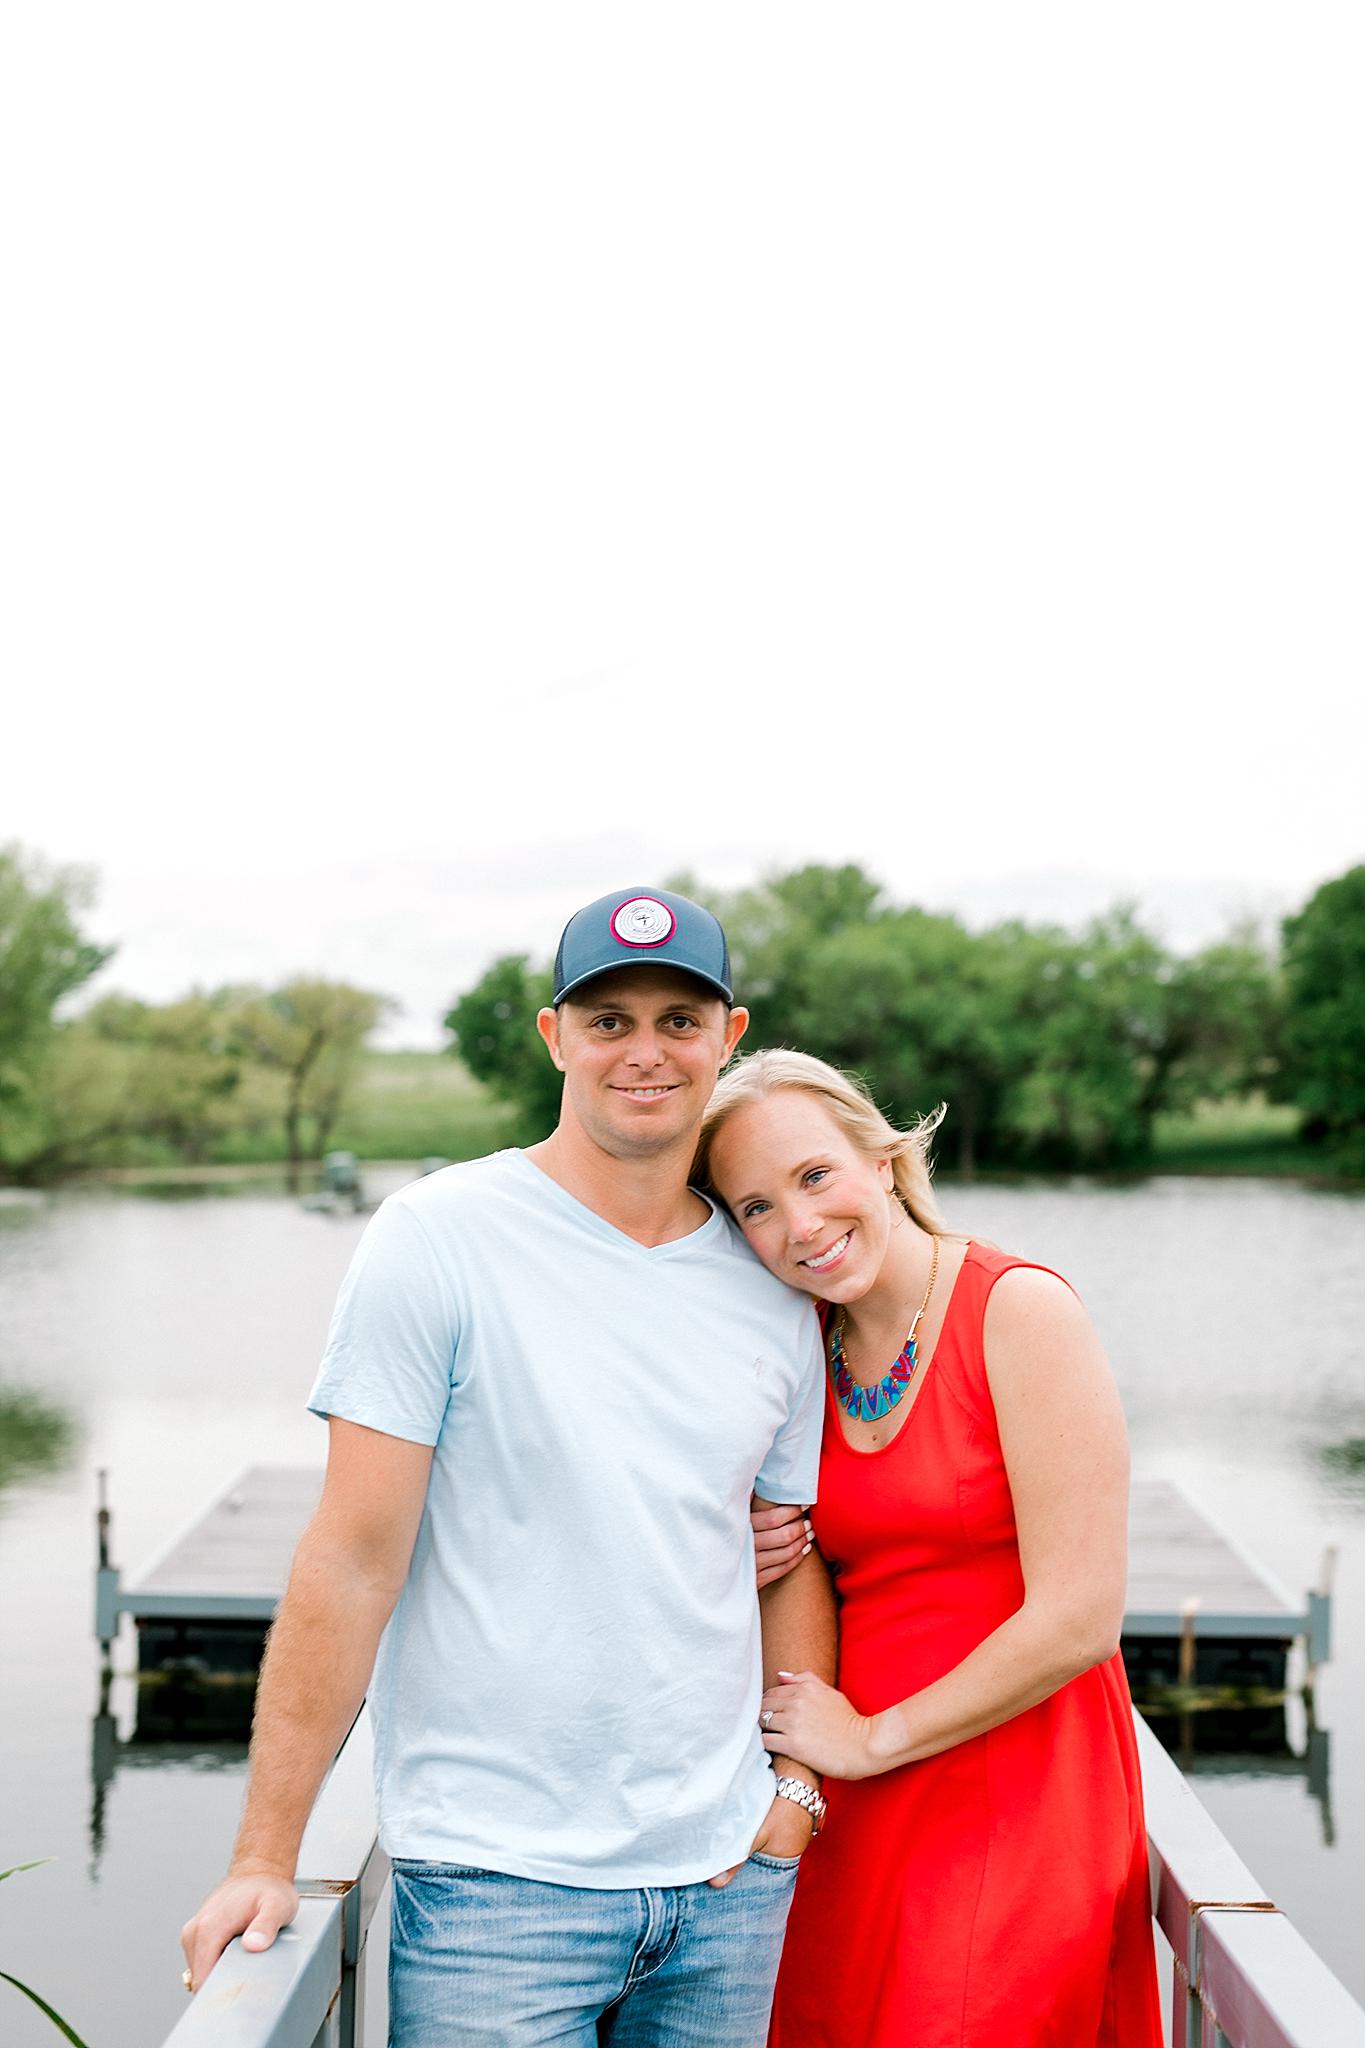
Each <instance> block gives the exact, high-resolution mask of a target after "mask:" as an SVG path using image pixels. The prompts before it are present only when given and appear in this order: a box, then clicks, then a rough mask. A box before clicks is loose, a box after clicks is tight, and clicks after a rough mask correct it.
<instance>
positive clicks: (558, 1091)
mask: <svg viewBox="0 0 1365 2048" xmlns="http://www.w3.org/2000/svg"><path fill="white" fill-rule="evenodd" d="M551 987H552V982H551V976H550V971H549V969H548V968H545V969H535V968H532V967H531V965H530V963H529V961H528V959H527V956H526V954H524V953H508V954H504V955H503V957H502V958H501V959H499V960H495V961H494V962H493V964H492V966H491V967H489V968H488V969H487V971H486V972H485V973H484V974H482V975H481V976H480V977H479V979H478V981H477V982H476V983H475V984H474V986H473V988H471V989H469V990H468V991H467V992H466V993H465V994H464V995H462V996H461V997H459V999H458V1000H457V1001H456V1002H455V1003H453V1004H452V1005H451V1007H450V1009H449V1010H448V1011H447V1013H446V1017H445V1026H446V1029H447V1031H449V1032H450V1034H451V1040H452V1043H451V1046H450V1050H451V1051H452V1052H457V1053H458V1054H459V1056H460V1058H461V1059H462V1060H463V1061H464V1063H465V1065H466V1066H467V1067H468V1069H469V1071H470V1073H471V1074H473V1076H474V1077H475V1079H476V1080H478V1081H483V1082H485V1083H486V1084H487V1086H488V1087H489V1088H491V1089H492V1091H493V1093H494V1094H495V1095H496V1096H497V1097H498V1098H499V1099H500V1100H501V1101H503V1102H509V1103H511V1104H512V1105H513V1106H514V1107H515V1108H516V1109H517V1110H518V1111H519V1113H520V1118H521V1135H522V1136H523V1137H524V1138H525V1139H526V1140H527V1141H528V1142H529V1141H533V1140H535V1139H539V1138H543V1137H544V1136H545V1135H546V1133H547V1132H549V1131H551V1130H553V1129H554V1126H555V1124H556V1123H557V1121H558V1119H559V1103H560V1097H561V1095H562V1093H563V1078H562V1076H561V1075H560V1072H559V1070H558V1068H557V1067H556V1066H555V1065H554V1063H553V1061H552V1060H551V1058H550V1055H549V1053H548V1052H547V1051H546V1050H545V1046H544V1044H543V1042H542V1040H541V1036H540V1033H539V1032H538V1031H537V1030H536V1012H537V1011H538V1010H543V1009H545V1008H546V1006H547V1005H548V1004H549V1001H550V992H551Z"/></svg>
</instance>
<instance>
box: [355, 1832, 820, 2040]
mask: <svg viewBox="0 0 1365 2048" xmlns="http://www.w3.org/2000/svg"><path fill="white" fill-rule="evenodd" d="M796 1864H797V1859H796V1858H794V1857H778V1856H751V1857H750V1858H749V1860H748V1862H747V1863H745V1864H743V1865H742V1866H741V1868H740V1869H739V1870H738V1871H737V1872H736V1873H735V1875H734V1877H732V1878H731V1880H730V1882H729V1884H728V1885H726V1886H724V1887H723V1889H721V1890H719V1891H717V1890H716V1889H715V1887H714V1886H712V1885H708V1884H681V1885H665V1886H650V1887H649V1888H648V1889H646V1890H642V1891H592V1890H589V1889H587V1888H586V1887H581V1886H578V1885H562V1884H540V1883H537V1882H536V1881H534V1880H533V1879H531V1878H527V1877H508V1876H506V1875H505V1874H504V1873H503V1872H501V1871H496V1870H470V1869H467V1868H466V1867H465V1866H464V1865H463V1864H458V1863H417V1862H404V1861H402V1860H401V1859H400V1860H398V1861H396V1862H395V1863H394V1866H393V1938H392V1945H391V1948H390V1951H389V2043H390V2048H476V2044H477V2048H494V2044H496V2048H541V2044H542V2043H544V2042H551V2041H553V2042H559V2043H567V2044H570V2048H599V2044H600V2048H763V2043H764V2040H765V2038H766V2035H767V2031H768V2015H769V2012H770V2010H771V2007H772V2000H773V1982H774V1979H775V1978H776V1976H777V1963H778V1957H779V1956H780V1955H781V1952H782V1936H783V1932H784V1931H785V1928H786V1924H787V1909H788V1907H789V1906H790V1904H791V1897H792V1890H793V1887H794V1885H795V1882H796Z"/></svg>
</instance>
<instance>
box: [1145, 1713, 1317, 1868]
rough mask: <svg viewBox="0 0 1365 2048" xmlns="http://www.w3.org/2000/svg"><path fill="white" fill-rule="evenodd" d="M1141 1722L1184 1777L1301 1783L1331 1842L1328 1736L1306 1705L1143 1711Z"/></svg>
mask: <svg viewBox="0 0 1365 2048" xmlns="http://www.w3.org/2000/svg"><path fill="white" fill-rule="evenodd" d="M1142 1714H1143V1719H1144V1720H1145V1721H1146V1722H1147V1724H1148V1726H1149V1727H1150V1728H1151V1730H1152V1733H1153V1734H1154V1735H1155V1736H1156V1737H1157V1739H1158V1741H1159V1742H1160V1743H1161V1745H1162V1747H1163V1748H1164V1749H1165V1750H1167V1751H1168V1752H1169V1754H1170V1755H1171V1756H1173V1757H1174V1758H1175V1761H1176V1762H1177V1763H1178V1764H1179V1766H1180V1768H1181V1770H1182V1771H1183V1772H1184V1773H1185V1775H1186V1777H1187V1778H1192V1779H1198V1778H1245V1779H1266V1778H1301V1779H1302V1780H1303V1782H1304V1786H1305V1788H1306V1790H1307V1793H1308V1796H1309V1798H1310V1799H1311V1800H1312V1801H1313V1803H1314V1805H1315V1806H1316V1807H1317V1809H1318V1823H1319V1827H1320V1829H1321V1834H1322V1842H1323V1846H1324V1847H1325V1848H1328V1849H1330V1848H1331V1847H1332V1846H1333V1844H1334V1843H1335V1841H1336V1823H1335V1820H1334V1818H1333V1814H1332V1781H1331V1735H1330V1732H1329V1731H1328V1730H1327V1729H1326V1728H1319V1727H1318V1726H1317V1723H1316V1722H1315V1721H1314V1719H1313V1709H1312V1704H1311V1701H1310V1700H1307V1699H1306V1698H1304V1697H1302V1696H1291V1697H1290V1698H1289V1699H1286V1700H1281V1701H1279V1702H1278V1703H1277V1704H1276V1705H1274V1706H1231V1707H1200V1708H1195V1709H1184V1710H1181V1709H1179V1708H1174V1707H1172V1708H1170V1709H1162V1708H1154V1707H1150V1706H1144V1707H1143V1710H1142Z"/></svg>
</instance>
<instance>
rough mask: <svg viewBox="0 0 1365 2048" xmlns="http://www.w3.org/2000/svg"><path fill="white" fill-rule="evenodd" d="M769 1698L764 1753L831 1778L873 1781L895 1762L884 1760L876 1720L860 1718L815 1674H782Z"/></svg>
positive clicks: (765, 1699) (765, 1700) (764, 1722)
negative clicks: (785, 1758) (806, 1766)
mask: <svg viewBox="0 0 1365 2048" xmlns="http://www.w3.org/2000/svg"><path fill="white" fill-rule="evenodd" d="M777 1676H778V1683H777V1684H776V1685H775V1686H773V1688H772V1690H771V1691H770V1692H765V1693H764V1695H763V1707H762V1711H761V1713H760V1714H759V1725H760V1726H761V1728H762V1730H763V1747H764V1748H765V1749H768V1750H773V1751H776V1752H777V1753H778V1754H779V1755H782V1756H789V1757H791V1758H792V1759H793V1760H794V1761H795V1762H796V1763H799V1764H806V1765H808V1766H809V1768H810V1769H811V1770H813V1771H819V1772H821V1773H822V1775H823V1776H825V1777H827V1778H871V1777H875V1776H876V1774H877V1772H878V1771H885V1770H889V1769H890V1768H891V1766H892V1764H893V1763H894V1762H895V1758H894V1757H893V1756H889V1755H881V1754H879V1746H878V1740H877V1738H878V1734H879V1729H878V1721H879V1719H880V1717H879V1716H878V1715H875V1714H859V1713H855V1712H854V1710H853V1708H852V1707H851V1706H850V1705H849V1703H848V1701H847V1700H846V1699H845V1698H844V1695H843V1694H842V1693H841V1692H836V1691H835V1690H834V1687H833V1686H832V1685H826V1684H825V1681H824V1680H823V1678H817V1677H816V1676H815V1673H814V1672H813V1671H794V1672H793V1671H779V1672H778V1674H777Z"/></svg>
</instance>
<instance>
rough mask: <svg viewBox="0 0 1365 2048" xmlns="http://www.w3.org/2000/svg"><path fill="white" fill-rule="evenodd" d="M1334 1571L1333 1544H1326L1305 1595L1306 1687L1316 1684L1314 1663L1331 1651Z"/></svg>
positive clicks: (1323, 1662)
mask: <svg viewBox="0 0 1365 2048" xmlns="http://www.w3.org/2000/svg"><path fill="white" fill-rule="evenodd" d="M1336 1574H1337V1546H1336V1544H1335V1543H1329V1544H1328V1546H1327V1548H1326V1550H1324V1551H1323V1553H1322V1565H1321V1568H1320V1570H1319V1572H1318V1583H1317V1585H1316V1586H1314V1587H1313V1588H1312V1589H1311V1591H1310V1592H1309V1595H1308V1644H1307V1649H1308V1690H1309V1692H1310V1693H1311V1692H1312V1690H1313V1687H1314V1686H1315V1685H1316V1684H1317V1678H1318V1666H1319V1664H1325V1663H1326V1662H1327V1661H1328V1659H1329V1658H1330V1656H1331V1654H1332V1582H1333V1580H1334V1579H1335V1578H1336Z"/></svg>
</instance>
